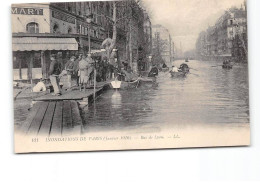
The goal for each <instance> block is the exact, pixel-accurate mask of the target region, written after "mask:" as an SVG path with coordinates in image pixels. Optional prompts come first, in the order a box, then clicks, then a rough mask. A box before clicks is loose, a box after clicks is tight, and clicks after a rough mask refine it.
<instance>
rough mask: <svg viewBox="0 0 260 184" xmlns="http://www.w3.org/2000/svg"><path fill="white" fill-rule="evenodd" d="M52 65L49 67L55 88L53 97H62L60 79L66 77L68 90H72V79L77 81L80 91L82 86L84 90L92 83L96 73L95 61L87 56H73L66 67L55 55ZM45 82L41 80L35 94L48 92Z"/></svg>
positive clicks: (50, 77)
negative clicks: (91, 79)
mask: <svg viewBox="0 0 260 184" xmlns="http://www.w3.org/2000/svg"><path fill="white" fill-rule="evenodd" d="M50 60H51V63H50V67H49V79H50V82H51V85H52V86H53V90H54V93H53V95H57V96H60V95H61V87H60V78H61V77H63V76H66V78H67V90H69V89H71V88H72V78H75V79H76V83H77V84H76V85H77V86H79V89H80V91H81V90H82V86H83V87H84V90H85V89H86V87H87V85H88V84H89V83H90V78H91V75H92V73H93V71H94V61H93V59H92V58H91V55H90V54H88V55H87V56H86V55H84V54H83V53H80V54H79V55H78V57H76V56H71V57H70V58H69V60H68V61H67V62H66V64H65V66H63V63H62V62H60V61H58V60H57V57H56V55H55V54H52V55H51V57H50ZM45 82H46V81H45V80H44V79H41V80H40V82H38V83H37V85H36V86H34V88H33V92H39V91H46V86H45Z"/></svg>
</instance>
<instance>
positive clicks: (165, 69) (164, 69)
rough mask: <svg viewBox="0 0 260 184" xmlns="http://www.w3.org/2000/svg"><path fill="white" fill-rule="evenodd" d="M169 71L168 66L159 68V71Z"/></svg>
mask: <svg viewBox="0 0 260 184" xmlns="http://www.w3.org/2000/svg"><path fill="white" fill-rule="evenodd" d="M168 71H169V67H166V68H162V69H161V72H168Z"/></svg>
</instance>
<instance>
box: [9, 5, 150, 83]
mask: <svg viewBox="0 0 260 184" xmlns="http://www.w3.org/2000/svg"><path fill="white" fill-rule="evenodd" d="M117 6H118V8H117V13H116V14H117V16H116V18H117V20H118V21H117V22H116V25H117V40H116V48H117V50H118V51H117V52H118V54H117V56H118V57H120V60H121V61H127V62H129V63H130V66H133V63H134V65H135V66H137V65H138V61H139V60H140V59H143V58H146V55H148V54H150V51H149V49H148V50H147V49H144V48H143V47H144V46H145V45H147V44H148V43H147V42H146V41H147V40H146V39H145V38H146V37H145V36H144V35H148V37H149V36H150V35H151V30H150V31H147V29H145V28H144V27H145V23H147V20H149V16H148V15H146V16H148V18H146V19H145V13H144V10H143V9H142V8H141V7H140V6H139V5H138V3H137V2H136V1H135V0H128V1H124V0H122V1H118V2H117ZM11 14H12V32H13V48H15V49H13V51H14V57H15V58H14V61H15V62H17V63H15V64H14V65H15V66H18V65H19V66H20V65H21V66H22V67H23V66H25V67H28V66H30V67H43V65H46V67H47V66H48V64H49V61H48V59H49V55H50V54H51V53H58V52H60V53H62V58H63V59H64V58H65V57H67V56H68V55H71V54H75V53H77V52H88V50H89V48H88V47H89V40H88V35H90V40H91V41H90V43H91V50H96V49H100V48H101V44H102V42H103V41H104V40H105V39H106V38H108V37H110V38H112V35H113V20H112V19H113V2H112V1H94V2H65V3H37V4H34V3H30V4H13V5H12V8H11ZM90 14H91V15H92V16H93V19H92V22H91V23H87V21H86V16H87V15H90ZM145 31H146V32H145ZM34 38H37V39H36V41H39V40H40V41H41V42H44V43H46V42H48V41H50V40H52V41H53V40H55V39H56V41H53V42H55V43H52V45H53V47H52V46H50V45H51V44H48V45H49V46H50V48H40V46H41V45H42V43H41V42H39V44H38V46H39V48H38V49H34V48H35V45H34V47H33V48H29V49H28V48H26V49H25V48H18V47H21V42H22V41H25V43H24V44H23V46H25V44H26V42H30V41H31V39H34ZM48 39H49V40H48ZM61 39H63V41H61ZM73 39H74V40H73ZM64 40H67V41H68V43H67V44H65V45H69V44H71V45H70V46H68V47H65V45H64ZM34 41H35V39H34ZM148 41H149V40H148ZM18 42H19V43H18ZM59 42H61V43H59ZM69 42H71V43H69ZM54 44H56V46H57V45H60V48H56V47H55V48H54ZM75 44H77V46H75ZM149 44H151V43H149ZM61 45H63V46H61ZM72 45H73V46H72ZM45 46H47V44H46V45H45ZM28 53H30V54H29V55H30V56H31V57H32V59H31V61H30V62H32V63H31V64H30V62H29V64H28V63H27V61H18V59H16V58H20V59H21V60H24V58H26V55H28ZM140 53H142V54H140ZM22 55H25V57H23V56H22ZM35 58H38V59H37V60H38V62H37V63H38V65H37V66H35V64H34V63H35V61H34V60H35ZM20 62H22V64H19V63H20ZM39 63H41V64H40V65H39ZM44 63H45V64H44ZM46 67H45V69H43V71H48V67H47V68H46ZM29 70H31V69H29ZM29 73H30V72H29ZM44 75H45V76H46V77H47V75H48V74H47V73H45V74H44ZM29 78H31V76H29V77H28V79H29Z"/></svg>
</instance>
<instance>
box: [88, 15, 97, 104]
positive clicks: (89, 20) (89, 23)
mask: <svg viewBox="0 0 260 184" xmlns="http://www.w3.org/2000/svg"><path fill="white" fill-rule="evenodd" d="M92 19H93V14H89V15H88V16H87V18H86V21H87V23H88V53H89V54H90V55H91V44H90V42H91V40H90V26H91V22H92ZM96 75H97V74H96V61H95V63H94V92H93V100H94V101H95V98H96Z"/></svg>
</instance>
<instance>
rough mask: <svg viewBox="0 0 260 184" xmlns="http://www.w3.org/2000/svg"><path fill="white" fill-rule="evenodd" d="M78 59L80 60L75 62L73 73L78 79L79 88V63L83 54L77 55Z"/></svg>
mask: <svg viewBox="0 0 260 184" xmlns="http://www.w3.org/2000/svg"><path fill="white" fill-rule="evenodd" d="M77 57H78V58H77V59H76V60H75V61H74V67H73V73H74V76H75V78H76V82H77V86H79V61H80V60H81V59H82V57H83V53H82V52H80V53H79V54H78V55H77Z"/></svg>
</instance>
